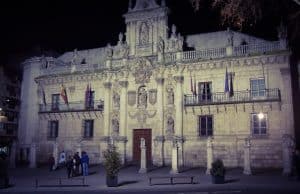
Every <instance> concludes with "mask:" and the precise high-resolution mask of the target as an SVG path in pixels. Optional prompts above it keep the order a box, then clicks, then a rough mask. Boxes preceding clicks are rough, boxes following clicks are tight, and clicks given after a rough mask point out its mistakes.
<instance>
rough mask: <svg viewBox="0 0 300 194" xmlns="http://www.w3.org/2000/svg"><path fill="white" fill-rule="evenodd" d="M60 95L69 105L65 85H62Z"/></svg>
mask: <svg viewBox="0 0 300 194" xmlns="http://www.w3.org/2000/svg"><path fill="white" fill-rule="evenodd" d="M60 95H61V97H62V99H63V100H64V101H65V104H69V102H68V96H67V91H66V88H65V87H64V85H63V84H61V92H60Z"/></svg>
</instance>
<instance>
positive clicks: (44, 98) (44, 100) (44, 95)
mask: <svg viewBox="0 0 300 194" xmlns="http://www.w3.org/2000/svg"><path fill="white" fill-rule="evenodd" d="M42 95H43V96H42V98H43V99H42V100H43V104H44V105H45V106H46V104H47V103H46V94H45V90H44V88H43V87H42Z"/></svg>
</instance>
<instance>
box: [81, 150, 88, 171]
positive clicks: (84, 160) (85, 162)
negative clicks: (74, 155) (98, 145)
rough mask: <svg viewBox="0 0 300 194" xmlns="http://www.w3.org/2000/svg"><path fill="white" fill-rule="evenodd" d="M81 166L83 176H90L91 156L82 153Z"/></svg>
mask: <svg viewBox="0 0 300 194" xmlns="http://www.w3.org/2000/svg"><path fill="white" fill-rule="evenodd" d="M81 166H82V174H83V176H88V175H89V156H88V155H87V153H86V152H82V157H81Z"/></svg>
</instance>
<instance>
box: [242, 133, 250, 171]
mask: <svg viewBox="0 0 300 194" xmlns="http://www.w3.org/2000/svg"><path fill="white" fill-rule="evenodd" d="M250 148H251V142H250V139H249V138H246V139H245V145H244V171H243V173H244V174H246V175H251V174H252V173H251V157H250Z"/></svg>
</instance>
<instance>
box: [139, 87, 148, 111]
mask: <svg viewBox="0 0 300 194" xmlns="http://www.w3.org/2000/svg"><path fill="white" fill-rule="evenodd" d="M138 106H139V107H144V108H146V107H147V91H146V89H145V87H140V88H139V93H138Z"/></svg>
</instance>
